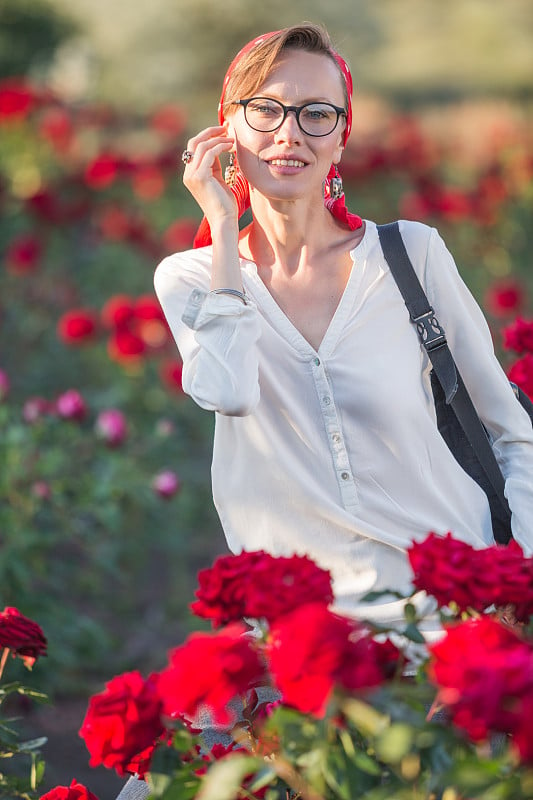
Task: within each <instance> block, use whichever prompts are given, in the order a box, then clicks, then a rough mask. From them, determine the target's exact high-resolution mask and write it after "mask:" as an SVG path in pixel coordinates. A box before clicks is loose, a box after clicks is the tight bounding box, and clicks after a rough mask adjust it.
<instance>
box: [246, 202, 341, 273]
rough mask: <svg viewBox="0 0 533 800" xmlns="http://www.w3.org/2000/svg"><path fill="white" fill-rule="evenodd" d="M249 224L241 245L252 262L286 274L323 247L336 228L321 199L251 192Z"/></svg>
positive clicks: (336, 235) (312, 259) (333, 237)
mask: <svg viewBox="0 0 533 800" xmlns="http://www.w3.org/2000/svg"><path fill="white" fill-rule="evenodd" d="M250 200H251V207H252V213H253V218H254V220H253V223H252V224H251V225H250V227H249V228H248V229H247V234H246V237H245V241H244V242H243V245H244V247H245V248H246V249H248V250H249V252H250V256H251V258H252V260H253V261H255V262H256V263H259V264H261V265H263V266H264V267H271V268H274V269H282V270H283V271H285V272H287V273H288V274H293V273H294V272H296V271H298V269H300V268H301V267H302V266H303V265H304V264H305V263H307V264H309V263H310V262H312V261H314V259H315V257H317V256H320V254H321V253H322V252H323V251H324V249H327V248H328V246H329V245H330V244H331V242H332V241H334V239H335V238H336V237H338V235H339V228H338V225H337V223H336V222H335V220H334V218H333V217H332V215H331V214H330V212H329V211H328V210H327V209H326V207H325V206H324V204H323V202H322V201H321V202H320V203H312V202H307V201H306V200H296V201H278V202H276V201H272V200H269V199H267V198H265V197H264V196H262V195H259V194H258V193H254V192H253V191H252V192H251V195H250Z"/></svg>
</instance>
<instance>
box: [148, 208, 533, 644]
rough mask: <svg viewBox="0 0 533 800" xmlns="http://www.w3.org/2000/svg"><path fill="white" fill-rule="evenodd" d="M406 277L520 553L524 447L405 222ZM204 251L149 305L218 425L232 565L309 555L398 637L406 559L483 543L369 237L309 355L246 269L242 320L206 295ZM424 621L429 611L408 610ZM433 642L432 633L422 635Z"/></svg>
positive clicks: (507, 396) (372, 229) (468, 329)
mask: <svg viewBox="0 0 533 800" xmlns="http://www.w3.org/2000/svg"><path fill="white" fill-rule="evenodd" d="M400 229H401V232H402V235H403V237H404V241H405V243H406V247H407V250H408V252H409V254H410V256H411V260H412V262H413V265H414V267H415V269H416V271H417V274H418V276H419V277H420V279H421V281H422V284H423V285H424V286H425V288H426V291H427V294H428V298H429V301H430V303H431V304H432V305H433V307H434V308H435V310H436V314H437V317H438V319H439V321H440V322H441V324H442V326H443V327H444V329H445V331H446V333H447V337H448V342H449V345H450V348H451V350H452V352H453V354H454V357H455V359H456V362H457V365H458V368H459V371H460V372H461V374H462V376H463V379H464V381H465V383H466V386H467V388H468V390H469V392H470V395H471V397H472V400H473V402H474V404H475V406H476V408H477V410H478V413H479V415H480V417H481V419H482V420H483V422H484V423H485V425H486V427H487V429H488V431H489V433H490V435H491V437H492V438H493V446H494V450H495V453H496V456H497V458H498V461H499V463H500V466H501V469H502V471H503V474H504V476H505V478H506V488H505V491H506V496H507V499H508V501H509V505H510V507H511V510H512V512H513V517H512V529H513V535H514V538H515V539H516V540H517V541H518V542H519V543H520V544H521V545H522V546H523V547H524V548H525V550H526V552H527V553H528V554H530V553H531V552H532V551H533V483H532V481H533V429H532V426H531V422H530V420H529V417H528V415H527V414H526V412H525V411H524V410H523V409H522V408H521V406H520V405H519V403H518V402H517V401H516V399H515V396H514V394H513V392H512V390H511V388H510V386H509V383H508V381H507V378H506V376H505V374H504V372H503V370H502V369H501V367H500V365H499V363H498V361H497V360H496V358H495V355H494V351H493V346H492V341H491V336H490V332H489V329H488V326H487V324H486V322H485V319H484V317H483V314H482V312H481V310H480V309H479V307H478V305H477V304H476V302H475V301H474V299H473V297H472V295H471V294H470V292H469V291H468V289H467V288H466V286H465V285H464V283H463V281H462V280H461V278H460V276H459V274H458V272H457V269H456V266H455V263H454V261H453V259H452V257H451V255H450V253H449V252H448V250H447V249H446V247H445V245H444V243H443V241H442V239H441V238H440V237H439V235H438V233H437V231H436V230H434V229H431V228H429V227H427V226H425V225H422V224H420V223H415V222H405V221H402V222H400ZM211 253H212V251H211V248H210V247H206V248H201V249H198V250H191V251H187V252H183V253H177V254H175V255H172V256H169V257H168V258H165V259H164V261H163V262H162V263H161V264H160V265H159V267H158V268H157V271H156V274H155V288H156V292H157V295H158V297H159V300H160V302H161V304H162V307H163V309H164V312H165V315H166V317H167V320H168V323H169V325H170V328H171V330H172V333H173V335H174V337H175V339H176V342H177V344H178V348H179V350H180V353H181V356H182V358H183V363H184V370H183V387H184V390H185V392H187V393H188V394H190V395H191V396H192V397H193V398H194V400H195V401H196V402H197V403H198V404H199V405H200V406H201V407H202V408H205V409H209V410H212V411H215V412H216V425H215V441H214V451H213V464H212V481H213V497H214V502H215V506H216V509H217V511H218V513H219V516H220V519H221V523H222V526H223V529H224V532H225V535H226V538H227V541H228V545H229V547H230V549H231V550H232V551H233V552H239V551H240V550H242V549H245V550H258V549H264V550H266V551H268V552H270V553H272V554H274V555H288V554H291V553H302V554H303V553H306V554H308V555H309V556H311V557H312V558H314V559H315V560H316V561H317V562H318V563H319V564H320V565H322V566H324V567H326V568H327V569H329V570H330V571H331V574H332V576H333V579H334V590H335V596H336V604H337V608H338V610H340V611H342V612H343V613H348V614H351V615H355V616H359V617H361V616H362V617H365V618H368V619H372V620H374V621H375V622H381V623H383V624H387V625H400V626H401V625H402V619H403V617H402V605H403V604H402V603H401V602H398V601H397V600H395V598H394V597H393V596H389V597H385V598H383V599H382V600H380V601H379V602H376V603H373V604H372V605H368V604H365V605H363V604H362V603H361V598H362V597H363V596H364V595H365V594H366V593H368V592H369V591H375V590H382V589H386V588H389V589H394V590H399V591H407V590H409V588H410V576H411V572H410V568H409V564H408V561H407V557H406V548H408V547H409V545H410V543H411V542H412V540H413V539H416V540H420V539H423V538H424V537H425V536H426V535H427V533H428V532H429V531H435V532H437V533H440V534H445V533H446V532H447V531H452V533H453V534H454V535H456V536H457V537H460V538H461V539H463V540H464V541H466V542H468V543H470V544H471V545H473V546H474V547H476V548H481V547H484V546H485V545H489V544H492V543H493V537H492V528H491V519H490V511H489V506H488V502H487V499H486V496H485V494H484V493H483V491H482V490H481V489H480V488H479V486H478V485H477V484H476V483H475V482H474V481H473V480H472V479H471V478H470V477H469V476H468V475H467V474H466V473H465V472H464V471H463V470H462V469H461V467H460V466H459V465H458V464H457V462H456V461H455V459H454V457H453V456H452V454H451V453H450V451H449V450H448V447H447V446H446V444H445V442H444V440H443V439H442V437H441V436H440V434H439V432H438V429H437V426H436V418H435V410H434V405H433V400H432V394H431V388H430V383H429V372H430V369H431V365H430V364H429V362H428V358H427V355H426V353H425V351H423V349H422V348H421V346H420V343H419V340H418V337H417V333H416V330H415V328H414V326H413V325H412V324H411V323H410V321H409V316H408V312H407V309H406V307H405V305H404V302H403V299H402V297H401V295H400V292H399V290H398V288H397V286H396V283H395V281H394V278H393V277H392V275H391V273H390V271H389V269H388V266H387V264H386V262H385V259H384V256H383V253H382V250H381V246H380V244H379V239H378V233H377V230H376V226H375V224H374V223H372V222H368V221H367V222H366V230H365V234H364V237H363V239H362V241H361V242H360V244H359V245H358V246H357V247H355V248H354V249H353V250H352V251H351V256H352V259H353V268H352V271H351V275H350V278H349V280H348V283H347V286H346V289H345V291H344V294H343V296H342V298H341V300H340V302H339V305H338V308H337V310H336V312H335V315H334V317H333V319H332V320H331V323H330V325H329V327H328V330H327V332H326V334H325V336H324V339H323V341H322V343H321V345H320V347H319V348H318V350H315V349H314V348H313V347H312V346H311V345H310V344H309V343H308V342H307V341H306V340H305V339H304V338H303V336H302V335H301V334H300V333H299V332H298V330H296V328H295V327H294V326H293V325H292V324H291V322H290V321H289V319H288V318H287V317H286V316H285V315H284V313H283V312H282V311H281V309H280V308H279V306H278V305H277V304H276V302H275V301H274V299H273V297H272V296H271V294H270V293H269V291H268V290H267V288H266V287H265V285H264V284H263V282H262V281H261V279H260V278H259V276H258V273H257V268H256V265H255V264H254V263H253V262H251V261H248V260H246V259H242V260H241V268H242V280H243V285H244V287H245V291H246V294H247V296H248V298H249V301H250V302H249V304H248V305H244V304H243V303H242V302H241V301H240V300H239V299H238V298H234V297H231V296H228V295H222V294H219V295H214V294H209V293H208V292H209V284H210V264H211ZM418 602H419V604H420V605H421V606H425V605H427V606H429V605H430V604H428V603H427V601H426V600H425V599H424V597H423V596H422V595H419V597H418ZM427 627H428V636H429V637H430V636H431V630H433V627H434V628H435V630H436V629H437V627H438V626H437V623H436V621H434V622H428V623H427Z"/></svg>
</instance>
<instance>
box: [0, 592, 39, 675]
mask: <svg viewBox="0 0 533 800" xmlns="http://www.w3.org/2000/svg"><path fill="white" fill-rule="evenodd" d="M46 645H47V642H46V638H45V635H44V633H43V631H42V628H41V627H40V625H38V624H37V623H36V622H34V621H33V620H31V619H28V617H25V616H24V615H23V614H21V613H20V611H19V610H18V609H17V608H12V607H11V606H7V607H6V608H4V610H3V611H2V613H1V614H0V647H1V648H6V647H7V648H8V649H9V650H12V651H13V655H15V656H19V657H20V658H22V660H23V661H24V664H25V665H26V666H27V667H28V668H29V669H31V667H32V666H33V665H34V664H35V662H36V660H37V659H38V658H39V656H45V655H46Z"/></svg>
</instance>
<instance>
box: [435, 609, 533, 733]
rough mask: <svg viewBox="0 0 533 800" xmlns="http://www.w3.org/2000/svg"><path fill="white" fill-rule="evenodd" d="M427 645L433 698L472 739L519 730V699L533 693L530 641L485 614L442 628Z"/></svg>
mask: <svg viewBox="0 0 533 800" xmlns="http://www.w3.org/2000/svg"><path fill="white" fill-rule="evenodd" d="M429 649H430V654H431V661H430V666H429V674H430V679H431V680H432V681H433V683H435V685H436V686H437V688H438V700H439V701H441V702H443V703H444V704H445V705H447V706H448V707H449V709H450V713H451V715H452V718H453V721H454V723H455V724H456V725H458V726H459V727H460V728H463V729H464V730H465V731H466V732H467V733H468V734H469V736H470V737H471V738H472V739H473V740H474V741H481V740H483V739H485V738H486V737H487V736H488V735H489V733H490V732H491V731H502V732H508V733H513V732H514V731H515V730H520V729H521V726H522V725H523V724H524V722H525V700H526V699H527V698H530V697H531V696H533V648H532V646H531V643H530V642H527V641H524V640H523V639H521V638H520V637H518V636H517V635H516V634H515V633H514V632H513V631H511V630H509V629H508V628H506V627H504V626H503V625H501V624H500V623H498V622H496V621H495V620H493V619H491V618H490V617H486V616H485V617H481V618H479V619H472V620H468V621H467V622H464V623H461V624H458V625H455V626H450V627H448V628H447V630H446V635H445V637H444V638H443V639H441V640H440V641H439V642H437V643H436V644H434V645H432V646H431V647H430V648H429ZM528 711H529V705H528ZM528 724H529V725H530V718H528Z"/></svg>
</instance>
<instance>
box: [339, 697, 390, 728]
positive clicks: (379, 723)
mask: <svg viewBox="0 0 533 800" xmlns="http://www.w3.org/2000/svg"><path fill="white" fill-rule="evenodd" d="M340 707H341V710H342V711H343V712H344V713H345V714H346V716H347V717H348V718H349V719H350V720H351V721H352V722H353V723H354V725H355V726H356V728H357V729H358V730H360V731H361V733H363V735H365V736H377V735H378V734H379V733H381V731H383V730H384V729H385V728H386V727H387V725H389V724H390V718H389V717H388V716H387V715H385V714H380V712H379V711H376V709H375V708H373V707H372V706H371V705H369V704H368V703H363V701H362V700H358V699H357V698H355V697H348V698H346V699H345V700H343V701H342V702H341V704H340Z"/></svg>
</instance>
